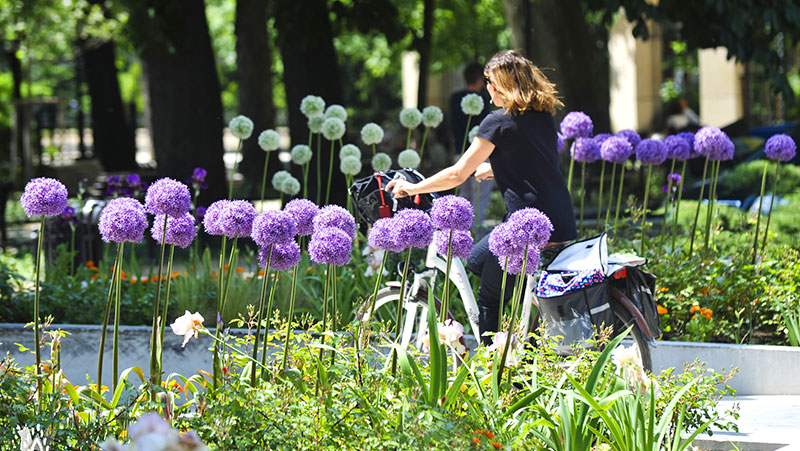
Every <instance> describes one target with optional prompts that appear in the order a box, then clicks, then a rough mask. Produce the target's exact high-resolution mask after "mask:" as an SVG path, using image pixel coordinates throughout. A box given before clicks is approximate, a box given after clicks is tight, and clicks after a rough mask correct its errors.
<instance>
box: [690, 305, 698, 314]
mask: <svg viewBox="0 0 800 451" xmlns="http://www.w3.org/2000/svg"><path fill="white" fill-rule="evenodd" d="M698 310H700V306H699V305H697V304H694V305H693V306H692V307H691V308H690V309H689V313H694V312H696V311H698Z"/></svg>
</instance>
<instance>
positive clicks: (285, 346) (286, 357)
mask: <svg viewBox="0 0 800 451" xmlns="http://www.w3.org/2000/svg"><path fill="white" fill-rule="evenodd" d="M298 266H300V265H294V268H292V294H291V295H290V297H289V315H288V317H287V318H286V342H285V343H284V344H283V371H284V372H286V368H287V365H288V364H289V342H290V341H291V338H292V316H294V298H295V288H296V287H297V267H298Z"/></svg>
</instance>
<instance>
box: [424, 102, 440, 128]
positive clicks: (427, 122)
mask: <svg viewBox="0 0 800 451" xmlns="http://www.w3.org/2000/svg"><path fill="white" fill-rule="evenodd" d="M442 120H444V114H442V110H441V109H439V107H438V106H426V107H425V108H423V109H422V124H423V125H424V126H426V127H428V128H433V127H438V126H439V124H441V123H442Z"/></svg>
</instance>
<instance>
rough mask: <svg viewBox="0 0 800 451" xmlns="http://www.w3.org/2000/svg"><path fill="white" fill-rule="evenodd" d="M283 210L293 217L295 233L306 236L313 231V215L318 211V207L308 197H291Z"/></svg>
mask: <svg viewBox="0 0 800 451" xmlns="http://www.w3.org/2000/svg"><path fill="white" fill-rule="evenodd" d="M283 211H285V212H286V213H289V214H290V215H292V217H293V218H294V224H295V226H296V227H297V234H298V235H302V236H306V235H311V234H312V233H313V232H314V217H315V216H317V213H319V207H317V204H315V203H314V202H311V201H310V200H308V199H292V200H290V201H289V203H287V204H286V205H285V206H284V207H283Z"/></svg>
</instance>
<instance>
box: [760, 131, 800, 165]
mask: <svg viewBox="0 0 800 451" xmlns="http://www.w3.org/2000/svg"><path fill="white" fill-rule="evenodd" d="M764 153H765V154H767V158H769V159H770V160H775V161H789V160H791V159H792V158H794V156H795V155H796V154H797V144H795V142H794V140H793V139H792V137H791V136H789V135H784V134H780V135H772V136H770V137H769V139H768V140H767V144H766V145H765V146H764Z"/></svg>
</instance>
